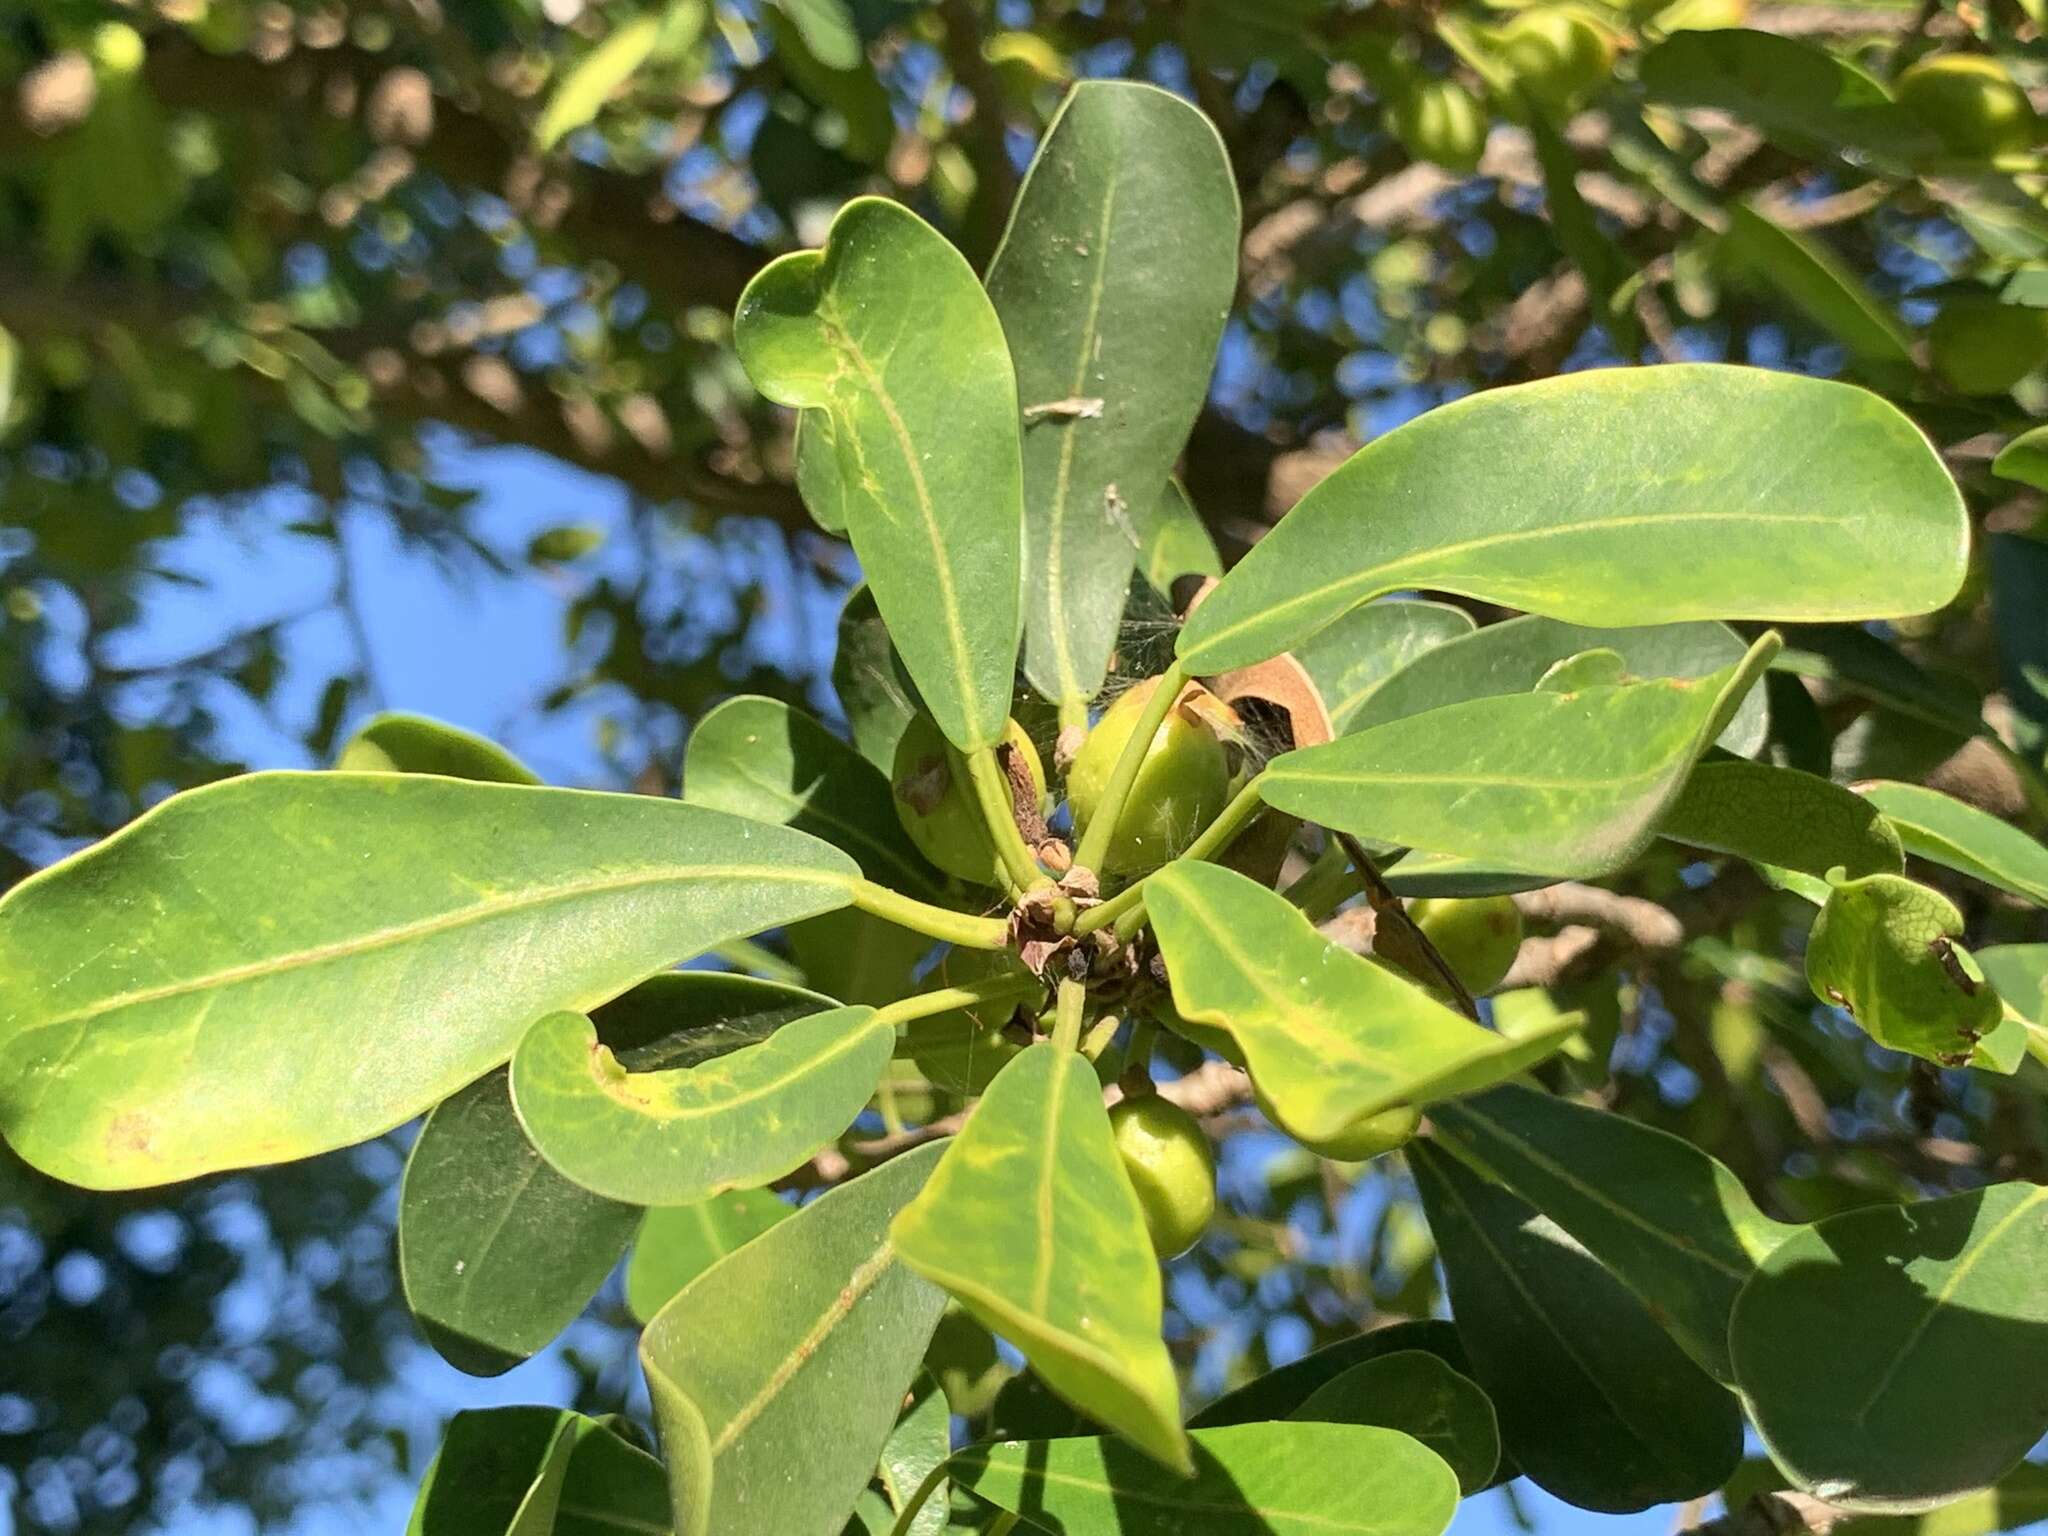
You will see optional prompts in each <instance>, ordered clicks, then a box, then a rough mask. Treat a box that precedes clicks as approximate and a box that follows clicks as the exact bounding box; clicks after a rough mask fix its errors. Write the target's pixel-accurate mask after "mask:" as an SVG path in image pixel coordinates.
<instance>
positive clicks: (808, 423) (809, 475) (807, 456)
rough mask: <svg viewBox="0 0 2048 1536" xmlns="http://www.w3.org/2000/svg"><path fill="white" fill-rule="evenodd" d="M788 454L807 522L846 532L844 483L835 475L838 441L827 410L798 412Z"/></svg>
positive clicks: (836, 472) (833, 531)
mask: <svg viewBox="0 0 2048 1536" xmlns="http://www.w3.org/2000/svg"><path fill="white" fill-rule="evenodd" d="M791 451H792V453H793V454H794V455H795V458H796V494H797V498H798V499H799V500H800V501H802V502H803V504H804V510H805V511H806V512H808V513H810V514H811V521H812V522H814V523H816V524H817V525H818V526H819V527H820V528H822V529H824V530H825V531H826V532H827V533H837V534H844V533H845V532H846V482H845V480H843V479H841V478H840V474H839V440H838V434H837V433H835V432H834V431H833V429H832V417H831V414H830V413H829V412H827V411H798V412H797V413H796V432H795V434H794V441H793V443H792V445H791Z"/></svg>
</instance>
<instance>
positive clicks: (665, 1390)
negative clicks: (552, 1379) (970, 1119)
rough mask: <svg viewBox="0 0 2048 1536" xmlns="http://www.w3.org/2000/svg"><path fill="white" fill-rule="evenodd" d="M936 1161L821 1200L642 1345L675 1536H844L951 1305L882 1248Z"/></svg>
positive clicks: (898, 1167)
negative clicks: (767, 1535) (764, 1535)
mask: <svg viewBox="0 0 2048 1536" xmlns="http://www.w3.org/2000/svg"><path fill="white" fill-rule="evenodd" d="M942 1151H944V1147H943V1145H937V1144H935V1145H932V1146H928V1147H920V1148H918V1149H917V1150H915V1151H913V1152H907V1153H905V1154H904V1155H903V1156H901V1157H898V1158H893V1159H891V1160H890V1161H889V1162H886V1163H884V1164H882V1166H881V1167H879V1168H876V1169H875V1170H874V1171H872V1172H870V1173H865V1174H862V1175H861V1176H860V1177H859V1178H857V1179H854V1180H853V1181H852V1182H850V1183H846V1184H842V1185H840V1186H838V1187H837V1188H836V1189H833V1190H830V1191H828V1192H827V1193H826V1194H824V1195H821V1196H820V1197H819V1198H818V1199H816V1200H814V1201H812V1202H811V1203H810V1204H809V1205H807V1206H805V1207H803V1209H801V1210H800V1211H798V1212H797V1213H796V1215H794V1216H792V1217H791V1218H790V1219H789V1220H788V1221H785V1222H782V1223H781V1224H779V1225H778V1226H776V1227H775V1228H774V1229H773V1230H772V1231H768V1232H764V1233H762V1234H761V1236H759V1237H757V1238H755V1239H754V1240H753V1241H752V1242H750V1243H748V1244H746V1245H745V1246H744V1247H742V1248H740V1249H739V1250H738V1251H737V1252H735V1253H733V1254H730V1255H728V1256H727V1257H726V1258H724V1259H721V1260H720V1261H719V1262H718V1263H716V1264H714V1265H713V1266H712V1267H711V1268H710V1269H707V1270H706V1271H705V1272H704V1273H703V1274H701V1275H699V1276H698V1277H697V1278H696V1279H695V1280H694V1281H692V1282H691V1283H690V1284H689V1285H688V1286H686V1287H685V1288H684V1289H683V1290H682V1292H681V1293H680V1294H678V1295H677V1296H676V1298H675V1299H674V1300H673V1301H671V1302H670V1303H669V1304H668V1305H667V1306H666V1307H664V1308H662V1310H661V1312H660V1313H659V1314H658V1315H657V1316H656V1317H655V1319H654V1321H653V1322H652V1323H650V1324H649V1325H648V1327H647V1331H646V1332H645V1333H644V1334H642V1335H641V1338H640V1362H641V1365H642V1367H643V1368H644V1369H645V1371H646V1372H647V1385H648V1390H649V1392H650V1393H651V1394H652V1397H653V1403H654V1417H655V1423H656V1425H657V1426H658V1427H659V1429H660V1431H661V1443H662V1450H663V1452H664V1455H665V1459H666V1461H667V1463H668V1476H669V1492H670V1496H671V1497H672V1499H673V1500H674V1505H675V1530H676V1536H711V1533H714V1532H715V1533H718V1536H727V1533H739V1532H752V1531H763V1532H767V1531H772V1532H775V1533H776V1536H839V1531H840V1529H841V1527H842V1526H843V1524H844V1523H845V1520H846V1512H847V1510H848V1509H849V1508H851V1507H852V1504H853V1501H854V1499H855V1497H856V1496H857V1495H858V1494H859V1493H860V1491H861V1489H862V1488H864V1487H866V1486H867V1483H868V1480H869V1479H870V1478H871V1477H873V1476H874V1472H875V1466H876V1463H877V1460H878V1458H879V1457H880V1456H881V1453H882V1446H883V1444H884V1443H885V1442H886V1441H887V1440H888V1438H889V1432H890V1430H891V1429H892V1428H893V1427H894V1425H895V1423H896V1415H897V1412H898V1410H899V1409H900V1408H901V1407H902V1405H903V1394H904V1393H905V1392H906V1391H907V1390H908V1389H909V1387H910V1383H911V1381H912V1380H913V1379H914V1378H915V1377H916V1375H917V1371H918V1365H919V1361H920V1360H921V1358H922V1357H923V1354H924V1350H925V1346H926V1344H927V1343H928V1342H929V1341H930V1339H931V1335H932V1328H933V1326H934V1325H935V1324H936V1323H937V1321H938V1317H939V1312H940V1309H941V1308H942V1307H944V1305H945V1296H944V1294H943V1293H942V1292H940V1291H939V1290H938V1289H936V1288H935V1287H933V1286H930V1285H927V1284H926V1283H925V1282H924V1281H923V1280H922V1279H920V1278H919V1277H918V1276H917V1275H916V1274H914V1273H912V1271H911V1270H910V1268H909V1267H908V1266H907V1265H904V1264H900V1263H898V1262H897V1253H896V1250H895V1249H894V1247H892V1246H891V1244H890V1242H889V1235H888V1228H889V1220H890V1218H891V1217H893V1216H894V1215H895V1214H896V1213H897V1211H898V1210H900V1209H901V1208H902V1206H903V1204H904V1202H906V1201H907V1200H909V1199H910V1198H911V1196H913V1195H915V1194H916V1193H917V1191H918V1189H919V1188H920V1187H921V1186H922V1185H923V1184H924V1182H925V1179H926V1178H927V1177H928V1176H929V1175H930V1173H931V1171H932V1168H933V1166H934V1165H935V1164H936V1163H937V1162H938V1160H939V1156H940V1154H941V1152H942ZM793 1454H794V1455H798V1456H800V1461H799V1462H796V1463H793V1462H792V1456H793Z"/></svg>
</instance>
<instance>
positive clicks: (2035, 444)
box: [1991, 424, 2048, 491]
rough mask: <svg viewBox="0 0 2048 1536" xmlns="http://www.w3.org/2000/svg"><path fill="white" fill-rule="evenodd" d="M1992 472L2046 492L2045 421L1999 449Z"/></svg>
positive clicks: (2047, 427) (2047, 426) (2047, 449)
mask: <svg viewBox="0 0 2048 1536" xmlns="http://www.w3.org/2000/svg"><path fill="white" fill-rule="evenodd" d="M1991 473H1993V474H1994V475H2000V476H2002V477H2004V478H2005V479H2007V480H2017V481H2019V483H2020V484H2021V485H2031V486H2032V487H2033V488H2034V489H2035V490H2037V491H2048V424H2044V425H2042V426H2038V427H2031V428H2029V429H2028V430H2027V431H2025V432H2022V433H2020V434H2019V435H2018V436H2016V437H2014V438H2013V439H2012V440H2011V441H2010V442H2008V443H2007V444H2006V445H2005V446H2004V447H2003V448H2001V449H1999V450H1998V457H1997V458H1995V459H1993V460H1992V461H1991Z"/></svg>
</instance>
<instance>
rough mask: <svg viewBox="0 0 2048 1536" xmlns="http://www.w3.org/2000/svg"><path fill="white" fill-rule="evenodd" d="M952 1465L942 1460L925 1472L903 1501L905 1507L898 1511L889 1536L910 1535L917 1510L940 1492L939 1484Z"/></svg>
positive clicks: (944, 1478)
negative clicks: (921, 1479)
mask: <svg viewBox="0 0 2048 1536" xmlns="http://www.w3.org/2000/svg"><path fill="white" fill-rule="evenodd" d="M950 1465H951V1463H949V1462H945V1461H941V1462H940V1463H939V1464H938V1465H937V1466H936V1467H933V1468H932V1469H931V1471H929V1472H927V1473H925V1475H924V1481H923V1482H921V1483H919V1484H918V1485H917V1488H916V1490H915V1491H914V1492H913V1493H912V1494H911V1495H910V1497H909V1498H907V1499H905V1500H904V1501H903V1507H902V1508H901V1509H899V1510H898V1511H896V1523H895V1524H894V1525H892V1526H890V1527H889V1536H910V1527H911V1525H912V1524H913V1523H914V1522H915V1521H916V1519H917V1512H918V1511H919V1510H921V1509H923V1508H924V1505H925V1500H927V1499H929V1498H930V1497H931V1496H932V1495H933V1494H934V1493H936V1492H938V1489H939V1484H941V1483H943V1482H944V1481H945V1480H946V1470H947V1468H948V1467H949V1466H950Z"/></svg>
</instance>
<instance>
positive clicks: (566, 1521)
mask: <svg viewBox="0 0 2048 1536" xmlns="http://www.w3.org/2000/svg"><path fill="white" fill-rule="evenodd" d="M667 1530H668V1495H667V1492H666V1490H665V1489H664V1488H663V1487H662V1481H661V1464H660V1463H659V1462H657V1461H656V1460H655V1459H654V1458H653V1457H651V1456H649V1455H648V1454H647V1453H646V1452H645V1451H642V1450H639V1449H637V1448H636V1447H634V1446H632V1445H629V1444H627V1442H626V1441H624V1440H622V1439H620V1438H619V1436H618V1435H616V1434H614V1433H613V1432H612V1431H611V1430H610V1429H609V1428H607V1427H606V1426H605V1425H604V1424H602V1423H600V1422H598V1421H597V1420H595V1419H587V1418H585V1417H584V1416H583V1415H582V1414H580V1413H571V1412H569V1411H568V1410H566V1409H562V1408H524V1407H519V1408H470V1409H465V1410H463V1411H462V1412H460V1413H458V1414H456V1415H455V1417H454V1418H453V1419H452V1420H450V1421H449V1424H448V1431H447V1434H446V1435H445V1436H444V1437H443V1439H442V1442H441V1448H440V1450H439V1451H438V1452H437V1453H436V1454H435V1456H434V1461H433V1464H432V1465H431V1466H429V1467H428V1468H427V1476H426V1481H425V1482H424V1483H422V1484H421V1486H420V1492H419V1499H418V1501H417V1502H416V1503H415V1504H414V1506H413V1512H412V1520H411V1522H410V1523H409V1524H408V1525H407V1526H406V1536H622V1533H634V1536H638V1533H646V1532H654V1533H660V1532H665V1531H667Z"/></svg>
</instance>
